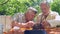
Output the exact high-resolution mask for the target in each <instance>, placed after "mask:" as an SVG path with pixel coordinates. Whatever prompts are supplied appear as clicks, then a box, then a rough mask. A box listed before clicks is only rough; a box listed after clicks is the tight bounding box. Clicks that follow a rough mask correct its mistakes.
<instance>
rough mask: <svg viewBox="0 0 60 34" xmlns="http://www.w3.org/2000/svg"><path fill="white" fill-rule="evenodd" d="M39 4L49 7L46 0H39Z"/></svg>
mask: <svg viewBox="0 0 60 34" xmlns="http://www.w3.org/2000/svg"><path fill="white" fill-rule="evenodd" d="M41 4H46V6H47V7H50V4H49V3H48V2H47V1H46V0H43V1H42V2H40V6H41Z"/></svg>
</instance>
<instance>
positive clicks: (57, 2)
mask: <svg viewBox="0 0 60 34" xmlns="http://www.w3.org/2000/svg"><path fill="white" fill-rule="evenodd" d="M51 9H52V10H53V11H56V12H58V13H59V14H60V0H54V2H53V3H52V4H51Z"/></svg>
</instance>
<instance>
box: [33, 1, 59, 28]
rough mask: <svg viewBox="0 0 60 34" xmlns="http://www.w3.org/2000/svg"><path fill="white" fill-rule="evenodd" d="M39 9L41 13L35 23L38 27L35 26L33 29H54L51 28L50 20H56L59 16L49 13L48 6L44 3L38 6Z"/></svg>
mask: <svg viewBox="0 0 60 34" xmlns="http://www.w3.org/2000/svg"><path fill="white" fill-rule="evenodd" d="M40 7H41V10H42V13H40V14H39V15H38V16H37V23H36V24H39V25H36V26H35V27H33V28H37V29H39V27H40V28H42V29H43V28H49V27H54V26H52V22H50V20H54V19H55V18H56V16H59V14H58V13H57V12H53V11H51V10H50V6H49V4H48V3H47V2H45V1H44V2H42V3H41V4H40ZM41 24H42V25H41Z"/></svg>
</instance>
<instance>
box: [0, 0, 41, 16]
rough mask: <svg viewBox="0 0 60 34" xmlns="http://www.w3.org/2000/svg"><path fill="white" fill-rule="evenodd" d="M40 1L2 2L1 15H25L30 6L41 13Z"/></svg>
mask: <svg viewBox="0 0 60 34" xmlns="http://www.w3.org/2000/svg"><path fill="white" fill-rule="evenodd" d="M40 1H41V0H0V15H14V14H15V13H18V12H22V13H25V12H26V11H27V8H28V7H30V6H32V7H34V8H36V9H37V10H38V11H39V12H40V9H39V3H40ZM39 12H38V13H39Z"/></svg>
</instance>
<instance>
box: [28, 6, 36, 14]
mask: <svg viewBox="0 0 60 34" xmlns="http://www.w3.org/2000/svg"><path fill="white" fill-rule="evenodd" d="M28 10H33V11H34V12H35V13H37V9H35V8H33V7H29V8H28Z"/></svg>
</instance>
